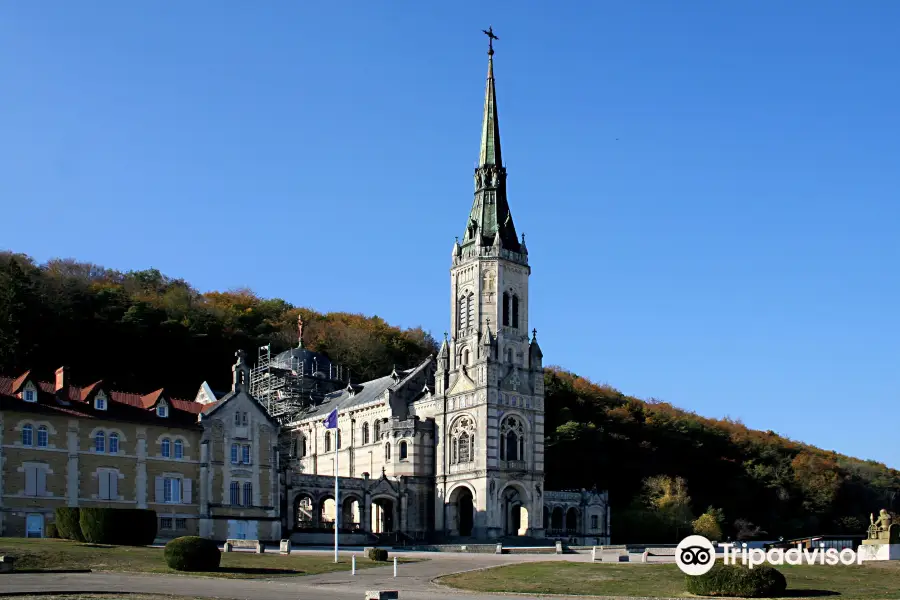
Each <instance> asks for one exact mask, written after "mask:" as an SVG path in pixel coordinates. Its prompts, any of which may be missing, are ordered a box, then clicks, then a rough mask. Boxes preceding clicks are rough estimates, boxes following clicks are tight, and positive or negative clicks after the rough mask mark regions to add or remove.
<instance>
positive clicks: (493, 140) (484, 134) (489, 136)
mask: <svg viewBox="0 0 900 600" xmlns="http://www.w3.org/2000/svg"><path fill="white" fill-rule="evenodd" d="M482 31H484V33H485V35H487V36H488V72H487V83H486V84H485V88H484V117H483V118H482V122H481V123H482V124H481V154H480V156H479V161H478V166H480V167H483V166H485V165H496V166H498V167H499V166H502V164H503V162H502V157H501V155H500V121H499V119H497V90H496V87H495V85H494V40H496V39H499V38H498V37H497V36H496V35H494V30H493V28H492V27H488V28H487V29H486V30H482Z"/></svg>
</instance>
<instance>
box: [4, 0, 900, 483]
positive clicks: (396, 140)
mask: <svg viewBox="0 0 900 600" xmlns="http://www.w3.org/2000/svg"><path fill="white" fill-rule="evenodd" d="M554 4H558V5H561V8H550V3H536V2H535V3H520V2H501V1H496V2H491V3H487V4H485V3H480V2H461V1H460V2H448V3H442V4H438V3H431V2H412V1H409V2H400V1H397V2H390V3H388V2H362V1H354V2H328V3H313V2H293V1H274V0H273V1H269V2H252V3H251V2H240V1H237V0H219V1H205V0H192V1H191V2H181V3H175V2H169V3H160V2H151V1H149V0H133V1H131V2H115V1H113V0H108V1H105V2H98V1H89V0H79V1H78V2H64V1H61V0H56V1H51V2H30V1H27V0H20V1H18V2H15V1H13V2H5V3H3V4H2V7H0V82H2V83H0V131H2V140H3V141H2V143H0V198H2V203H3V212H2V214H3V218H2V223H3V228H2V234H0V247H6V248H10V249H13V250H15V251H19V252H25V253H28V254H30V255H32V256H33V257H35V258H36V259H38V260H41V261H43V260H46V259H49V258H53V257H74V258H77V259H79V260H83V261H91V262H95V263H99V264H102V265H105V266H108V267H112V268H117V269H122V270H128V269H142V268H148V267H157V268H159V269H161V270H162V271H164V272H165V273H167V274H169V275H171V276H175V277H184V278H186V279H187V280H189V281H191V282H192V283H193V284H194V285H196V286H197V287H198V288H200V289H201V290H211V289H228V288H233V287H238V286H248V287H250V288H252V289H254V290H255V291H256V292H257V293H259V294H260V295H263V296H277V297H282V298H285V299H286V300H288V301H290V302H292V303H294V304H298V305H304V306H309V307H312V308H315V309H317V310H320V311H335V310H343V311H353V312H363V313H367V314H377V315H379V316H381V317H384V318H385V319H387V320H388V321H389V322H392V323H395V324H398V325H403V326H415V325H422V326H423V327H425V328H426V329H429V330H431V331H432V332H433V333H434V334H435V335H436V336H439V335H440V334H441V333H442V332H443V331H444V330H445V329H446V327H447V324H448V321H449V306H450V301H449V297H448V295H449V274H448V268H449V264H450V249H451V246H452V244H453V238H454V236H456V235H460V234H462V232H463V227H464V224H465V218H466V215H467V214H468V210H469V208H470V205H471V201H472V168H473V164H474V161H475V159H476V158H477V152H478V141H479V135H480V118H481V110H482V101H483V93H484V76H485V71H486V61H487V57H486V55H485V51H486V47H485V39H484V36H483V35H482V34H481V33H480V30H481V29H482V28H484V27H487V26H488V25H489V24H492V25H493V26H494V28H495V30H496V32H497V33H498V35H499V36H500V41H499V42H498V43H497V45H496V49H497V55H496V57H495V59H496V63H495V64H496V77H497V93H498V102H499V107H500V127H501V134H502V141H503V156H504V158H505V160H506V162H507V167H508V169H509V193H510V204H511V207H512V211H513V216H514V218H515V220H516V225H517V228H518V230H519V231H524V232H525V233H526V235H527V241H528V248H529V251H530V259H531V264H532V267H533V274H532V280H531V284H532V291H531V294H532V297H531V310H532V313H531V322H532V324H534V325H535V326H536V327H537V328H538V332H539V334H538V336H539V339H540V342H541V346H542V348H543V350H544V355H545V360H546V361H547V362H548V363H553V364H559V365H562V366H564V367H566V368H568V369H571V370H573V371H575V372H577V373H579V374H581V375H585V376H588V377H590V378H592V379H594V380H595V381H599V382H608V383H610V384H611V385H614V386H616V387H617V388H619V389H621V390H623V391H624V392H626V393H629V394H634V395H637V396H639V397H644V398H648V397H656V398H659V399H662V400H666V401H668V402H671V403H673V404H675V405H677V406H681V407H683V408H686V409H690V410H693V411H696V412H698V413H700V414H703V415H708V416H715V417H722V416H726V415H727V416H730V417H732V418H736V419H737V418H739V419H741V420H743V421H744V422H745V423H746V424H747V425H749V426H752V427H756V428H761V429H772V430H774V431H777V432H779V433H781V434H783V435H787V436H789V437H792V438H795V439H801V440H804V441H809V442H811V443H814V444H817V445H819V446H822V447H825V448H830V449H835V450H838V451H841V452H845V453H849V454H853V455H857V456H861V457H863V458H873V459H877V460H880V461H885V462H887V463H888V464H890V465H892V466H895V467H900V449H898V447H897V444H896V443H895V440H896V430H897V424H898V423H900V402H898V392H900V375H898V373H900V371H898V362H900V353H898V339H900V335H898V333H900V317H898V311H897V298H898V295H900V284H898V277H897V265H898V262H900V252H898V243H897V241H896V240H897V229H898V225H900V207H898V201H897V200H898V193H897V174H898V173H900V136H898V132H900V112H898V110H897V106H898V105H900V83H898V79H897V77H896V71H897V56H898V51H900V38H898V36H897V35H896V23H897V22H898V21H900V4H898V3H896V2H892V1H887V0H885V1H875V0H871V1H869V2H863V3H848V2H843V1H828V0H817V1H816V2H812V1H798V2H792V3H784V2H776V1H774V0H771V1H754V2H750V1H741V2H719V1H713V0H708V1H688V0H685V1H682V2H669V1H659V2H656V1H650V0H647V1H640V2H639V1H633V0H622V1H619V2H599V1H598V2H587V1H585V2H561V3H554ZM207 376H208V374H200V373H198V375H197V377H198V381H199V380H202V379H203V378H205V377H207Z"/></svg>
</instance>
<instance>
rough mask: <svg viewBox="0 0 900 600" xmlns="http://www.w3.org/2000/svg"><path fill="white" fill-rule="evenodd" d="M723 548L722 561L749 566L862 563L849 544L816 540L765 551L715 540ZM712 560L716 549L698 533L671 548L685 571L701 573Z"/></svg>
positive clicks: (861, 556)
mask: <svg viewBox="0 0 900 600" xmlns="http://www.w3.org/2000/svg"><path fill="white" fill-rule="evenodd" d="M719 547H720V548H722V550H723V555H722V559H723V562H724V563H725V564H726V565H736V564H738V561H739V560H740V564H742V565H745V566H747V567H749V568H751V569H752V568H753V567H758V566H759V565H762V564H766V563H768V564H770V565H802V564H807V565H832V566H834V565H837V564H842V565H853V564H857V565H858V564H862V563H863V555H862V554H858V553H856V552H854V551H853V550H852V549H850V548H844V549H843V550H838V549H837V548H825V544H819V547H818V548H813V549H809V548H804V547H803V546H802V545H801V544H797V547H796V548H790V549H787V550H785V549H784V548H771V549H769V550H768V551H766V550H763V549H762V548H747V544H741V547H740V548H738V547H736V546H735V545H734V544H730V543H729V544H719ZM715 562H716V549H715V547H714V546H713V545H712V542H710V541H709V540H708V539H706V538H705V537H703V536H702V535H689V536H688V537H686V538H684V539H683V540H681V542H680V543H679V544H678V546H677V547H676V548H675V563H676V564H677V565H678V568H679V569H681V570H682V571H683V572H685V573H686V574H688V575H703V574H704V573H708V572H709V570H710V569H712V568H713V564H715Z"/></svg>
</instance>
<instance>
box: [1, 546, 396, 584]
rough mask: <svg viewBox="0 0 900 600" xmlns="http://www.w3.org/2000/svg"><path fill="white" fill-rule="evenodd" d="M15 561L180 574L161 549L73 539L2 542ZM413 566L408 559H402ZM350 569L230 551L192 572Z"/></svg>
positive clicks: (365, 563)
mask: <svg viewBox="0 0 900 600" xmlns="http://www.w3.org/2000/svg"><path fill="white" fill-rule="evenodd" d="M2 554H8V555H12V556H15V557H16V570H17V571H18V570H52V569H63V570H78V569H90V570H92V571H127V572H136V573H181V571H175V570H173V569H170V568H169V567H168V566H166V561H165V558H163V550H162V548H148V547H143V546H100V545H95V544H79V543H77V542H72V541H69V540H57V539H25V538H0V555H2ZM403 562H409V561H403ZM387 564H388V563H376V562H373V561H371V560H369V559H367V558H365V557H364V556H362V555H359V556H357V557H356V567H357V568H360V569H364V568H367V567H374V566H379V565H381V566H384V565H387ZM348 570H350V557H349V556H347V557H344V556H341V557H340V562H338V563H335V562H334V557H333V555H331V554H328V553H324V552H323V553H322V554H299V555H298V554H293V555H291V556H281V555H280V554H277V553H267V554H262V555H260V554H251V553H248V552H228V553H223V554H222V563H221V567H220V569H219V570H218V571H214V572H210V573H190V575H208V576H212V577H233V578H240V579H254V578H265V577H284V576H297V575H317V574H319V573H330V572H333V571H348Z"/></svg>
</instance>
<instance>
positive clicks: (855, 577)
mask: <svg viewBox="0 0 900 600" xmlns="http://www.w3.org/2000/svg"><path fill="white" fill-rule="evenodd" d="M776 568H777V569H778V570H779V571H781V572H782V573H784V576H785V577H786V578H787V582H788V594H789V595H790V596H792V597H794V598H804V597H810V598H814V597H825V596H834V597H835V598H838V597H840V598H853V599H859V600H863V599H874V598H897V597H898V590H900V562H895V561H891V562H887V561H886V562H879V563H869V564H867V565H860V566H856V565H854V566H843V565H838V566H827V565H798V566H789V565H784V566H778V567H776ZM684 578H685V575H683V574H682V573H681V571H679V570H678V567H676V566H675V565H672V564H666V565H652V564H651V565H647V564H615V563H614V564H609V563H606V564H604V563H595V564H591V563H570V562H540V563H521V564H516V565H508V566H503V567H495V568H492V569H485V570H482V571H469V572H467V573H459V574H457V575H448V576H446V577H442V578H440V579H439V582H440V583H442V584H444V585H449V586H452V587H455V588H461V589H465V590H472V591H478V592H517V593H527V594H570V595H575V596H579V595H593V596H642V597H664V598H677V597H686V596H688V594H687V593H686V592H685V586H684Z"/></svg>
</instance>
